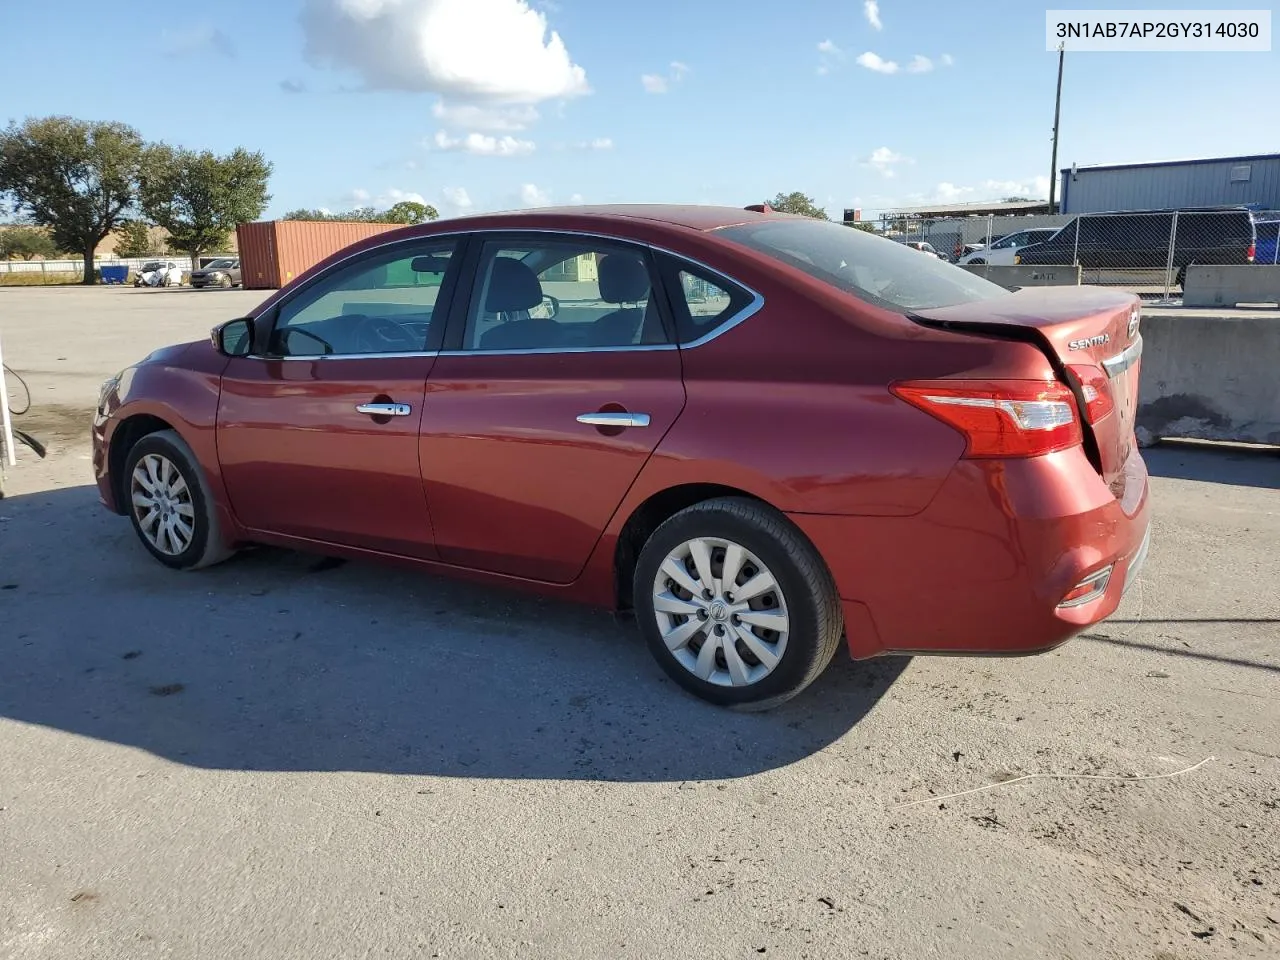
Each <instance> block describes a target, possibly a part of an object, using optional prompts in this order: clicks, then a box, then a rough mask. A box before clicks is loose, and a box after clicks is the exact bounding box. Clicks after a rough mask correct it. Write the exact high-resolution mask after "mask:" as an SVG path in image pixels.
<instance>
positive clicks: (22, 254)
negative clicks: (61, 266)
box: [0, 226, 58, 260]
mask: <svg viewBox="0 0 1280 960" xmlns="http://www.w3.org/2000/svg"><path fill="white" fill-rule="evenodd" d="M57 255H58V245H57V244H56V243H54V242H53V237H51V236H49V233H48V231H47V230H41V229H40V228H38V227H21V226H12V227H3V228H0V260H13V259H14V258H18V259H22V260H34V259H35V258H36V257H42V258H43V259H45V260H51V259H52V258H54V257H56V256H57Z"/></svg>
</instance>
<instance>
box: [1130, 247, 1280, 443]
mask: <svg viewBox="0 0 1280 960" xmlns="http://www.w3.org/2000/svg"><path fill="white" fill-rule="evenodd" d="M1213 269H1221V268H1216V267H1215V268H1213ZM1142 340H1143V352H1142V373H1141V387H1140V389H1139V394H1138V410H1137V431H1138V442H1139V444H1141V445H1143V446H1146V445H1148V444H1150V443H1154V442H1155V441H1157V440H1160V439H1164V438H1188V439H1197V440H1235V441H1243V442H1249V443H1270V444H1280V318H1276V317H1272V316H1267V315H1266V314H1263V315H1260V316H1256V315H1255V316H1248V315H1245V316H1239V315H1233V316H1224V315H1223V314H1222V313H1217V314H1207V315H1206V314H1202V313H1201V311H1194V312H1192V311H1190V310H1176V309H1174V310H1161V309H1155V308H1150V307H1148V308H1147V309H1145V310H1144V311H1143V315H1142Z"/></svg>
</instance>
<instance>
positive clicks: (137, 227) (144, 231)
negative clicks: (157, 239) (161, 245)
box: [116, 220, 157, 259]
mask: <svg viewBox="0 0 1280 960" xmlns="http://www.w3.org/2000/svg"><path fill="white" fill-rule="evenodd" d="M154 247H155V244H154V243H152V242H151V227H150V225H149V224H148V223H147V222H146V221H145V220H126V221H125V222H124V223H123V224H121V225H120V229H119V230H117V231H116V256H117V257H124V258H126V259H128V258H132V257H149V256H151V254H153V253H156V252H157V251H156V250H155V249H154Z"/></svg>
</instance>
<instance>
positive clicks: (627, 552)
mask: <svg viewBox="0 0 1280 960" xmlns="http://www.w3.org/2000/svg"><path fill="white" fill-rule="evenodd" d="M716 497H747V498H749V499H751V500H760V498H759V497H757V496H755V495H754V494H751V493H747V492H746V491H745V490H739V489H738V488H736V487H727V486H723V485H722V484H717V483H688V484H683V485H681V486H678V487H671V488H669V489H667V490H663V491H662V492H661V493H655V494H654V495H653V496H652V497H650V498H649V499H648V500H646V501H645V502H644V503H642V504H640V506H638V507H637V508H636V510H635V512H634V513H632V514H631V516H630V517H629V518H628V520H627V522H626V524H624V525H623V527H622V532H621V533H620V534H619V535H618V545H617V547H616V549H615V552H614V563H613V570H614V579H615V581H616V584H615V592H616V596H617V598H618V609H619V610H630V609H631V608H632V601H633V599H634V598H633V597H632V595H631V580H632V577H633V575H634V574H635V569H636V561H637V560H638V559H639V557H640V551H641V550H642V549H644V545H645V543H646V542H648V540H649V537H650V536H652V535H653V531H655V530H657V529H658V527H660V526H662V525H663V524H664V523H666V522H667V520H669V519H671V517H673V516H675V515H676V514H677V513H679V512H680V511H681V510H684V509H685V508H686V507H692V506H693V505H694V504H695V503H701V502H702V501H704V500H714V499H715V498H716ZM761 502H763V501H761Z"/></svg>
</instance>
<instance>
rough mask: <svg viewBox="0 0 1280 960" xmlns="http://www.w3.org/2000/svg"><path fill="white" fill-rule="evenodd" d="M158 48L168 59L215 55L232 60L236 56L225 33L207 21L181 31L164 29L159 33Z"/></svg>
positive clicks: (232, 44)
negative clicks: (207, 54)
mask: <svg viewBox="0 0 1280 960" xmlns="http://www.w3.org/2000/svg"><path fill="white" fill-rule="evenodd" d="M160 48H161V50H163V51H164V53H165V54H166V55H168V56H170V57H190V56H195V55H198V54H202V53H216V54H218V55H219V56H221V57H226V58H227V59H232V58H234V57H235V55H236V47H235V44H234V43H232V42H231V38H230V37H229V36H227V34H226V32H225V31H224V30H222V29H221V28H220V27H215V26H214V25H213V24H212V23H209V22H207V21H206V22H205V23H199V24H196V25H195V26H192V27H187V28H185V29H182V30H170V29H169V28H168V27H166V28H165V29H163V30H161V31H160Z"/></svg>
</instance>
